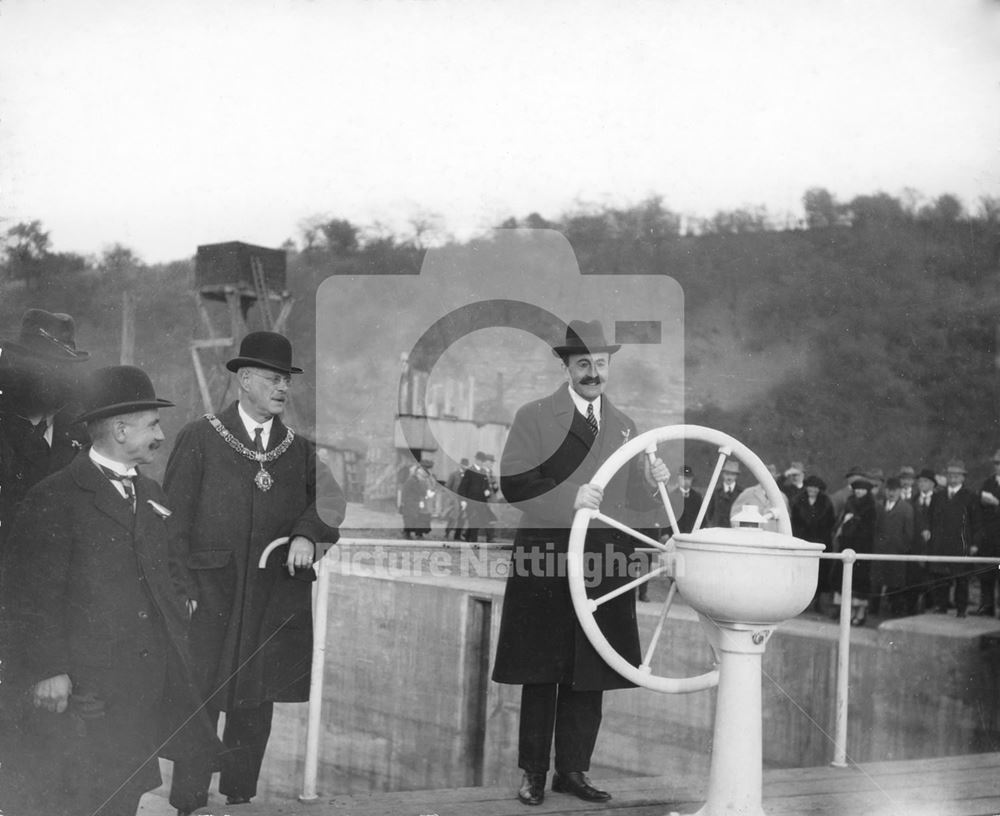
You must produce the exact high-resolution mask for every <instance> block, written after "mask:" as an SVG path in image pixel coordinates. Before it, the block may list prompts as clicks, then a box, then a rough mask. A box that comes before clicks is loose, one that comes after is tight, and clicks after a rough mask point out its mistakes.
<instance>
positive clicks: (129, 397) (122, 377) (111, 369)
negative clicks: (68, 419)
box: [77, 366, 173, 422]
mask: <svg viewBox="0 0 1000 816" xmlns="http://www.w3.org/2000/svg"><path fill="white" fill-rule="evenodd" d="M88 386H89V387H88V389H87V396H86V402H85V403H84V407H85V409H86V410H85V411H84V413H82V414H81V415H80V416H79V417H78V418H77V421H78V422H92V421H93V420H95V419H103V418H104V417H112V416H120V415H121V414H132V413H135V412H136V411H149V410H152V409H153V408H169V407H171V406H172V405H173V403H172V402H169V401H167V400H165V399H159V398H158V397H157V396H156V392H155V391H154V390H153V383H152V382H150V379H149V377H148V376H146V372H145V371H143V370H142V369H141V368H136V367H135V366H108V367H107V368H99V369H97V371H95V372H94V373H93V374H92V375H91V378H90V382H89V384H88Z"/></svg>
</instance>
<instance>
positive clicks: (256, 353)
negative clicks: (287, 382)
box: [226, 331, 302, 374]
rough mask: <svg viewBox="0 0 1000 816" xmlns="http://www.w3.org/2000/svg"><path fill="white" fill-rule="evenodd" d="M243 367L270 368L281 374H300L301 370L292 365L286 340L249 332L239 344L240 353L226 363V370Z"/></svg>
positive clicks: (273, 334)
mask: <svg viewBox="0 0 1000 816" xmlns="http://www.w3.org/2000/svg"><path fill="white" fill-rule="evenodd" d="M244 366H250V367H251V368H270V369H272V370H273V371H280V372H281V373H282V374H301V373H302V369H301V368H296V367H295V366H293V365H292V344H291V343H290V342H288V338H287V337H285V336H284V335H281V334H278V333H276V332H268V331H257V332H250V334H248V335H247V336H246V337H244V338H243V342H242V343H240V353H239V356H238V357H234V358H233V359H232V360H230V361H229V362H228V363H226V368H228V369H229V370H230V371H238V370H239V369H241V368H243V367H244Z"/></svg>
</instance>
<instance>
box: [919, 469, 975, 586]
mask: <svg viewBox="0 0 1000 816" xmlns="http://www.w3.org/2000/svg"><path fill="white" fill-rule="evenodd" d="M932 522H933V525H934V526H933V527H932V528H931V540H930V546H929V547H928V553H927V554H928V555H961V556H966V555H969V554H970V553H969V547H971V546H972V544H973V542H974V541H975V540H976V538H977V533H978V527H979V496H977V495H976V494H974V493H973V492H972V491H971V490H969V488H967V487H966V486H965V485H962V486H961V487H960V488H959V489H958V490H956V491H955V495H954V496H951V497H949V496H948V490H947V489H944V490H942V491H941V492H940V494H939V495H938V497H937V506H936V507H935V508H934V515H933V519H932ZM928 570H929V571H930V572H931V573H932V574H934V575H960V574H962V573H964V572H967V571H968V566H967V565H963V564H962V563H961V562H960V561H952V562H943V561H942V562H930V563H929V564H928Z"/></svg>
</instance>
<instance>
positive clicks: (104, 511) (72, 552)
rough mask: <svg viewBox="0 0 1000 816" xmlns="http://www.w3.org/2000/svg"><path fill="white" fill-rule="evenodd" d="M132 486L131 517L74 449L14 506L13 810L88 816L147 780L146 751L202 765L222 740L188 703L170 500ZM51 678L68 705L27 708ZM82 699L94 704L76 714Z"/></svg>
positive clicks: (195, 701) (190, 682)
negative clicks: (16, 703)
mask: <svg viewBox="0 0 1000 816" xmlns="http://www.w3.org/2000/svg"><path fill="white" fill-rule="evenodd" d="M135 490H136V510H135V513H134V514H133V512H132V508H131V503H130V502H129V501H128V500H126V499H125V498H124V497H123V496H122V495H121V494H120V493H119V492H118V491H117V489H116V488H115V487H114V485H112V483H111V482H110V481H109V480H108V479H107V478H106V477H105V476H104V475H103V474H102V473H101V472H100V470H98V468H97V466H96V465H95V464H94V463H93V462H92V461H91V459H90V458H89V457H88V456H80V457H77V458H76V459H75V460H74V461H73V462H72V463H71V464H70V465H69V466H68V467H67V468H65V469H64V470H62V471H60V472H59V473H56V474H55V475H53V476H50V477H48V478H47V479H44V480H43V481H42V482H40V483H39V484H38V485H37V486H36V487H35V488H33V489H32V490H31V491H29V493H28V495H27V497H26V498H25V500H24V503H23V504H22V507H21V509H20V511H19V512H18V515H17V519H16V521H15V524H14V528H13V531H12V534H11V538H10V542H9V544H10V560H9V567H10V569H9V570H8V573H7V575H6V577H5V581H4V587H3V589H4V592H5V594H7V595H8V597H9V603H8V605H7V609H8V614H9V619H10V626H11V633H12V636H13V638H12V639H13V649H12V653H11V656H10V657H11V660H10V662H11V667H10V668H11V671H10V673H9V678H8V680H9V682H10V683H12V684H13V685H14V687H15V688H16V689H17V690H18V691H19V692H20V693H21V695H22V699H23V700H24V707H23V709H22V711H21V715H22V716H21V717H20V719H19V722H18V727H19V728H20V729H21V730H22V736H23V740H22V741H21V743H20V744H19V745H18V746H17V750H18V754H19V756H18V757H17V761H16V762H14V763H12V764H13V765H14V766H15V770H16V771H17V772H18V774H19V776H16V777H15V778H14V779H13V780H11V782H12V785H13V788H14V789H11V788H9V787H8V788H5V790H6V791H7V792H8V793H9V794H10V795H11V796H12V797H15V799H14V801H17V802H21V803H22V805H19V806H18V807H23V809H24V812H26V813H30V812H34V811H33V810H32V808H31V806H27V805H23V803H24V802H25V801H26V800H25V799H24V798H17V797H22V796H25V795H26V796H27V797H28V799H29V800H33V801H34V802H35V804H36V805H37V806H38V812H39V813H46V814H47V815H48V814H51V815H52V816H55V814H62V813H64V812H65V813H67V814H79V813H92V812H96V811H97V808H98V806H100V805H101V803H102V802H103V801H104V800H105V798H107V797H108V796H110V795H112V794H113V793H115V791H116V789H117V787H118V786H119V785H123V786H125V787H127V788H129V789H130V790H132V791H139V792H142V791H147V790H151V789H153V788H155V787H157V786H158V785H159V784H160V771H159V766H158V764H157V761H156V757H157V755H158V754H159V755H160V756H165V757H168V758H170V759H177V758H178V757H181V756H203V757H205V759H206V761H208V762H209V764H214V756H215V755H216V754H217V753H218V751H219V750H221V744H219V742H218V740H217V739H216V737H215V729H214V727H213V723H212V722H211V721H210V720H209V718H208V717H207V716H206V715H205V714H204V712H201V713H198V714H196V713H195V712H198V708H199V704H200V695H199V694H198V690H197V688H196V685H195V681H194V676H193V673H192V670H191V661H190V655H189V651H188V642H187V624H188V619H187V609H186V608H185V606H184V602H183V599H182V596H181V594H180V591H179V585H178V582H177V573H176V571H175V570H174V569H173V568H172V565H171V564H170V562H169V529H168V528H169V526H170V524H171V521H170V519H169V517H168V515H167V514H168V512H169V506H170V505H169V502H168V500H167V498H166V497H165V496H164V494H163V491H162V490H161V489H160V486H159V485H158V484H157V483H156V482H155V481H153V480H152V479H147V478H145V477H142V476H139V477H137V478H136V480H135ZM153 502H155V503H156V505H158V507H157V506H155V505H154V504H153ZM61 674H67V675H69V677H70V680H71V681H72V685H73V688H72V694H73V698H71V701H70V707H69V709H68V710H67V712H65V713H63V714H56V713H50V712H47V711H45V710H43V709H35V708H33V707H32V706H31V705H30V703H29V702H28V694H29V693H30V689H31V687H32V686H34V684H36V683H37V682H39V681H41V680H45V679H47V678H51V677H55V676H57V675H61ZM81 700H86V701H88V704H89V705H90V706H91V707H95V706H96V707H97V708H99V709H103V713H102V714H100V713H99V714H98V715H97V716H89V717H88V716H86V714H85V713H83V712H84V710H85V708H86V706H83V707H80V706H79V702H80V701H81ZM93 713H94V712H93V711H91V714H93ZM192 715H193V718H192V719H191V720H190V722H189V724H188V726H187V727H186V728H182V729H181V730H180V731H175V730H176V729H177V727H178V726H179V725H180V724H181V723H183V722H184V721H185V720H186V719H187V718H188V717H191V716H192ZM175 733H176V736H174V738H173V739H169V737H170V735H171V734H175ZM7 764H8V763H7V762H6V761H5V762H4V765H5V767H4V770H5V771H6V770H8V768H7V767H6V766H7ZM19 785H23V786H24V788H25V789H24V790H18V789H17V788H18V786H19ZM4 804H5V805H6V803H4ZM5 812H9V813H12V814H17V813H20V812H22V811H21V810H20V809H18V808H15V807H11V808H10V809H9V810H8V809H6V807H5Z"/></svg>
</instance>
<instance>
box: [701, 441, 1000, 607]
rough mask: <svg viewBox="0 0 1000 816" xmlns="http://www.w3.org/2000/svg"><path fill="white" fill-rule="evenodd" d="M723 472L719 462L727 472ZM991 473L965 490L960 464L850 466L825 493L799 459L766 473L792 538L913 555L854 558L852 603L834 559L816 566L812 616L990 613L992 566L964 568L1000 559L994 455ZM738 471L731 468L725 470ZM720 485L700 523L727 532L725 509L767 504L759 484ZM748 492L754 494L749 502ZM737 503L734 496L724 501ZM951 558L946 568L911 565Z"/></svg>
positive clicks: (999, 477) (998, 470)
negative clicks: (844, 610)
mask: <svg viewBox="0 0 1000 816" xmlns="http://www.w3.org/2000/svg"><path fill="white" fill-rule="evenodd" d="M730 466H731V465H730V464H728V463H727V467H730ZM993 468H994V471H995V473H994V475H993V476H990V477H989V478H987V479H986V480H985V481H984V482H983V483H982V485H981V486H980V488H979V491H978V492H975V491H974V490H973V489H970V488H969V487H968V486H967V485H966V484H965V481H966V476H967V471H966V468H965V464H964V462H962V461H961V460H958V459H954V460H952V461H950V462H948V464H947V466H946V467H945V468H944V469H943V470H941V471H940V472H939V471H936V470H934V469H932V468H923V469H921V470H920V471H919V472H918V471H917V470H916V469H915V468H913V467H912V466H909V465H904V466H902V467H900V468H898V469H897V470H894V471H891V473H892V475H890V476H886V472H885V471H884V470H882V469H880V468H869V469H865V468H861V467H852V468H850V470H849V471H848V472H847V473H846V474H845V475H844V484H843V485H841V486H840V487H838V489H836V490H835V491H833V492H829V490H828V486H827V484H826V482H825V481H824V480H823V479H822V478H821V477H820V476H818V475H816V474H807V472H806V469H805V468H804V467H803V465H802V463H801V462H793V463H791V464H790V465H789V467H788V468H787V469H786V470H785V471H784V472H783V473H779V472H778V470H777V468H775V467H773V466H771V470H772V474H773V475H774V476H775V479H776V481H777V483H778V486H779V488H780V489H781V492H782V494H783V498H784V501H785V502H786V503H787V509H788V512H789V516H790V518H791V524H792V533H793V535H795V536H797V537H799V538H802V539H804V540H806V541H813V542H818V543H820V544H823V545H824V546H825V547H826V550H827V552H841V551H843V550H847V549H851V550H853V551H854V552H856V553H869V554H876V555H906V556H915V557H917V559H918V560H858V561H857V562H856V563H855V564H854V567H853V569H854V574H853V586H852V593H851V597H850V598H846V599H845V598H842V597H841V595H840V588H841V576H842V567H841V564H840V562H838V561H831V560H822V561H821V562H820V578H819V587H818V590H817V596H816V599H815V601H814V609H815V610H816V611H819V612H824V613H831V614H833V615H837V614H838V610H839V606H840V605H841V604H844V603H847V604H850V605H851V609H852V614H851V622H852V624H854V625H855V626H861V625H864V623H865V621H866V619H867V616H868V614H874V615H886V616H903V615H916V614H920V613H922V612H925V611H929V612H932V613H937V614H948V613H950V612H951V610H954V612H955V615H956V616H957V617H959V618H964V617H966V615H967V614H968V613H969V612H970V611H971V613H972V614H974V615H985V616H990V617H995V615H996V608H997V606H996V600H995V594H996V584H997V580H996V576H997V568H996V565H990V564H984V563H979V562H977V563H963V561H962V559H963V558H967V557H970V556H983V557H990V558H992V557H1000V509H998V508H1000V450H998V451H997V452H996V453H995V454H994V455H993ZM733 469H734V470H736V469H737V468H733ZM722 481H723V484H722V485H720V487H719V488H718V489H717V490H716V491H715V493H714V494H713V496H712V497H711V499H710V505H709V511H708V514H707V519H708V520H707V521H706V526H728V525H729V519H728V518H727V514H726V508H727V507H728V508H729V513H730V514H732V513H735V512H737V511H738V510H739V509H740V507H741V506H742V505H744V504H746V503H748V502H749V503H753V504H757V505H758V506H759V507H767V506H769V505H770V501H769V500H768V499H767V498H766V496H765V495H764V491H763V488H761V487H760V485H754V486H752V487H749V488H747V489H745V490H742V491H740V489H739V485H738V484H737V483H736V482H735V481H733V480H732V477H730V479H729V480H728V481H732V485H731V486H728V485H727V484H726V482H727V478H726V477H725V474H724V478H723V480H722ZM755 491H756V493H757V495H756V496H754V495H753V494H754V492H755ZM731 496H735V499H732V498H730V497H731ZM921 556H923V557H924V558H928V557H931V559H934V558H943V559H944V558H954V559H956V560H954V561H944V560H942V561H937V560H919V559H920V557H921ZM973 579H976V580H977V581H978V586H979V603H978V605H977V606H976V607H975V608H974V609H971V610H970V601H969V598H970V593H969V585H970V581H971V580H973Z"/></svg>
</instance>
